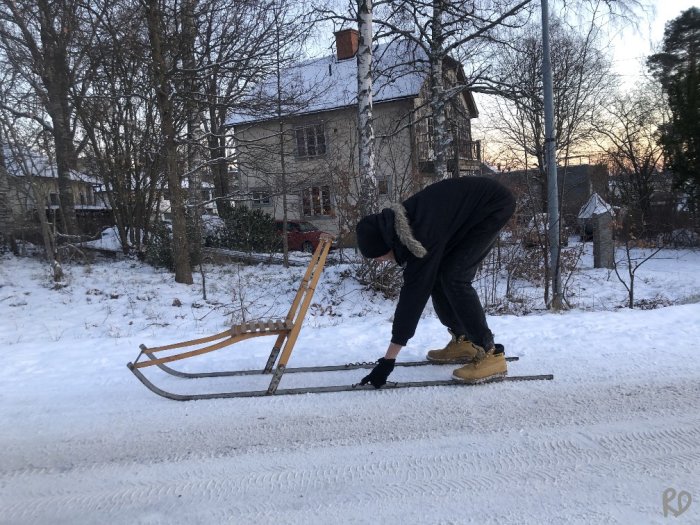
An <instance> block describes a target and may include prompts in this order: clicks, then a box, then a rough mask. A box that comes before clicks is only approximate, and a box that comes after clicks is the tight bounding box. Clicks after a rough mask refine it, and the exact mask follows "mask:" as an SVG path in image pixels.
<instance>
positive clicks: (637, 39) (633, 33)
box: [612, 0, 700, 84]
mask: <svg viewBox="0 0 700 525" xmlns="http://www.w3.org/2000/svg"><path fill="white" fill-rule="evenodd" d="M693 6H700V1H698V0H653V1H652V2H651V7H652V8H653V14H650V15H649V16H648V20H640V22H639V24H638V25H637V26H635V27H627V28H624V29H622V30H619V31H618V32H617V35H616V37H615V38H614V39H613V42H612V44H613V53H614V55H613V61H614V67H615V70H616V71H617V72H618V73H619V74H620V75H621V76H622V78H623V80H624V83H625V84H630V83H634V81H635V79H638V78H640V73H641V72H643V71H645V69H646V67H645V66H644V61H645V59H646V57H647V56H649V55H650V54H652V53H653V52H655V50H656V49H658V47H659V45H660V43H661V41H662V40H663V36H664V28H665V25H666V23H667V22H669V21H671V20H673V19H674V18H676V17H677V16H679V15H680V14H681V13H682V12H683V11H685V10H686V9H689V8H691V7H693Z"/></svg>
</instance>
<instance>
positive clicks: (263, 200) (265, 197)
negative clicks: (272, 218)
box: [252, 191, 270, 208]
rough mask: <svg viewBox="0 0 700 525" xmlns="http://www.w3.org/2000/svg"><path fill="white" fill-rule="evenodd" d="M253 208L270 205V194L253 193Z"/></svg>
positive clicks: (262, 192) (263, 192)
mask: <svg viewBox="0 0 700 525" xmlns="http://www.w3.org/2000/svg"><path fill="white" fill-rule="evenodd" d="M252 193H253V197H252V199H253V207H254V208H260V207H262V206H269V205H270V194H269V193H267V192H265V191H253V192H252Z"/></svg>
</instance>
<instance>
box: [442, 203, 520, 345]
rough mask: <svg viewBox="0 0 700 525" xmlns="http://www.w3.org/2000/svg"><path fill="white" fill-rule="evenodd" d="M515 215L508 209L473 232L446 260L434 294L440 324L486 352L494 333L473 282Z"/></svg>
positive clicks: (478, 226)
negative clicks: (503, 229)
mask: <svg viewBox="0 0 700 525" xmlns="http://www.w3.org/2000/svg"><path fill="white" fill-rule="evenodd" d="M512 214H513V208H512V207H507V208H504V209H503V210H500V211H498V212H496V213H494V214H492V215H490V216H489V217H487V218H485V219H484V220H483V221H482V222H480V223H479V224H477V225H476V226H475V227H474V228H472V230H471V231H470V232H469V234H468V235H467V238H466V239H465V241H464V242H462V244H461V245H460V246H458V247H456V248H455V249H453V250H452V251H451V252H450V253H448V254H447V255H446V256H445V258H444V259H443V261H442V263H441V265H440V269H439V271H438V277H437V280H436V281H435V285H434V287H433V291H432V294H431V296H432V300H433V307H434V308H435V313H436V314H437V316H438V318H439V319H440V322H442V324H444V325H445V326H446V327H448V328H449V329H451V330H452V331H453V332H454V333H455V335H457V336H460V335H463V336H465V337H466V338H467V339H469V340H470V341H472V342H473V343H475V344H477V345H479V346H481V347H484V348H486V349H488V348H490V347H491V346H492V345H493V333H492V332H491V330H490V329H489V326H488V323H487V322H486V314H485V313H484V308H483V307H482V306H481V301H479V296H478V294H477V293H476V290H475V289H474V287H473V286H472V281H473V280H474V276H475V275H476V272H477V270H478V269H479V265H480V264H481V261H483V260H484V259H485V258H486V256H487V255H488V253H489V252H490V251H491V248H493V246H494V244H495V243H496V240H497V239H498V233H499V232H500V231H501V229H502V228H503V226H505V224H506V223H507V222H508V220H509V219H510V217H511V215H512Z"/></svg>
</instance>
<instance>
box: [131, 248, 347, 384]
mask: <svg viewBox="0 0 700 525" xmlns="http://www.w3.org/2000/svg"><path fill="white" fill-rule="evenodd" d="M332 242H333V237H331V236H329V235H322V236H321V238H320V240H319V244H318V246H317V247H316V250H315V251H314V253H313V255H312V256H311V261H309V265H308V266H307V268H306V272H305V274H304V277H303V279H302V281H301V284H300V285H299V288H298V290H297V292H296V295H295V297H294V300H293V301H292V305H291V307H290V308H289V312H288V313H287V316H286V317H285V318H284V319H268V320H264V321H251V322H246V323H241V324H235V325H233V326H231V328H229V329H227V330H224V331H223V332H220V333H218V334H214V335H210V336H208V337H202V338H199V339H192V340H190V341H183V342H180V343H173V344H169V345H164V346H157V347H151V348H149V347H147V346H146V345H140V347H139V348H140V350H141V351H140V353H139V355H138V357H137V358H136V359H135V360H134V362H133V363H128V364H127V366H128V367H129V369H130V370H131V371H132V372H134V374H137V371H136V369H139V368H146V367H149V366H158V367H159V368H160V369H161V370H163V371H165V372H167V373H169V374H171V375H179V376H181V377H183V376H190V377H194V376H204V375H206V376H216V375H220V374H218V373H216V372H212V373H208V374H186V373H182V372H179V371H177V370H174V369H172V368H169V367H166V366H164V363H169V362H172V361H179V360H181V359H187V358H189V357H194V356H197V355H202V354H206V353H208V352H213V351H215V350H219V349H221V348H224V347H226V346H229V345H232V344H234V343H238V342H241V341H245V340H246V339H251V338H254V337H261V336H269V335H276V336H277V338H276V341H275V343H274V345H273V347H272V352H271V353H270V357H269V359H268V361H267V365H266V366H265V369H264V370H263V372H264V373H270V372H272V368H273V366H274V364H275V362H277V358H278V357H279V362H277V372H276V374H275V377H273V380H272V382H271V384H270V392H271V393H274V390H275V389H276V388H277V384H278V383H279V378H280V377H281V375H282V373H283V372H284V369H285V368H286V366H287V361H288V360H289V357H290V355H291V353H292V349H293V348H294V344H295V343H296V340H297V337H298V336H299V332H300V330H301V326H302V324H303V322H304V317H305V316H306V312H307V311H308V309H309V306H310V304H311V299H312V297H313V295H314V291H315V290H316V285H317V283H318V281H319V279H320V277H321V273H322V272H323V268H324V266H325V264H326V258H327V257H328V252H329V250H330V247H331V244H332ZM187 348H192V349H190V350H185V351H180V352H179V353H178V352H176V353H171V354H170V355H165V356H164V357H158V356H156V355H155V354H156V353H158V352H164V353H167V352H168V351H173V350H180V349H187ZM280 352H281V355H280ZM137 377H139V375H138V374H137ZM139 379H141V378H139ZM142 382H143V380H142ZM144 384H145V383H144ZM147 386H148V385H147Z"/></svg>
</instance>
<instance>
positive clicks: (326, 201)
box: [301, 184, 333, 217]
mask: <svg viewBox="0 0 700 525" xmlns="http://www.w3.org/2000/svg"><path fill="white" fill-rule="evenodd" d="M301 215H302V217H332V216H333V197H332V194H331V186H330V184H317V185H314V186H309V187H307V188H305V189H303V190H302V192H301Z"/></svg>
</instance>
